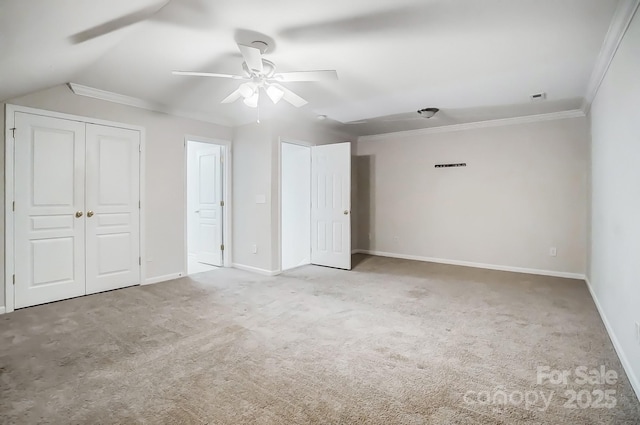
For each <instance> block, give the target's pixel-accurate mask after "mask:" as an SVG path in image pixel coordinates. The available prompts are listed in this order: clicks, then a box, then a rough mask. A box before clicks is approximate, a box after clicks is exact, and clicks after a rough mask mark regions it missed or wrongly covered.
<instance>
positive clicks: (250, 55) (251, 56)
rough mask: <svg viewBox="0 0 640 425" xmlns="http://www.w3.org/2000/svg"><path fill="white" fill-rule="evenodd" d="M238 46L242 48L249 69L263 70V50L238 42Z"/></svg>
mask: <svg viewBox="0 0 640 425" xmlns="http://www.w3.org/2000/svg"><path fill="white" fill-rule="evenodd" d="M238 48H239V49H240V53H242V57H243V58H244V61H245V63H246V64H247V66H248V67H249V69H251V70H252V71H256V72H262V70H263V65H262V52H260V49H256V48H255V47H251V46H245V45H244V44H238Z"/></svg>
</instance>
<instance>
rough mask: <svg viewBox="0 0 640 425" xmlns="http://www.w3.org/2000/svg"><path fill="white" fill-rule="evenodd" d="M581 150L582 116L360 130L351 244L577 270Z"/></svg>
mask: <svg viewBox="0 0 640 425" xmlns="http://www.w3.org/2000/svg"><path fill="white" fill-rule="evenodd" d="M587 150H588V142H587V122H586V118H580V117H579V118H570V119H561V120H553V121H544V122H535V123H526V124H515V125H508V126H502V127H491V128H478V129H473V130H462V131H453V132H447V133H430V134H427V133H423V134H421V135H404V136H401V135H398V134H395V135H394V134H390V135H384V136H376V137H374V138H370V137H364V138H361V139H360V140H359V141H358V144H357V155H358V156H357V169H358V172H357V174H358V201H357V204H358V209H359V212H358V222H359V225H358V226H359V230H358V243H359V245H358V248H360V249H363V250H369V251H379V252H386V253H392V254H400V255H405V256H417V257H426V258H436V259H443V260H453V261H464V262H472V263H480V264H485V265H493V266H503V267H513V268H524V269H535V270H542V271H551V272H558V273H560V274H562V273H571V274H578V275H583V274H584V273H585V257H586V209H587V208H586V202H587ZM449 162H454V163H458V162H466V163H467V167H465V168H442V169H436V168H434V165H435V164H437V163H449ZM550 247H556V248H557V257H551V256H549V248H550Z"/></svg>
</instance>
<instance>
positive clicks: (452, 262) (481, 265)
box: [356, 249, 585, 280]
mask: <svg viewBox="0 0 640 425" xmlns="http://www.w3.org/2000/svg"><path fill="white" fill-rule="evenodd" d="M356 253H360V254H369V255H376V256H379V257H390V258H401V259H403V260H415V261H426V262H429V263H439V264H450V265H453V266H464V267H474V268H477V269H488V270H499V271H503V272H515V273H526V274H536V275H541V276H552V277H563V278H567V279H579V280H584V278H585V276H584V274H580V273H567V272H558V271H555V270H540V269H528V268H524V267H512V266H501V265H496V264H485V263H474V262H471V261H460V260H448V259H444V258H434V257H421V256H418V255H406V254H394V253H391V252H382V251H370V250H366V249H358V250H356Z"/></svg>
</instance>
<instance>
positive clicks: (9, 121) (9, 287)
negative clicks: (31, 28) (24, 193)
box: [4, 104, 147, 313]
mask: <svg viewBox="0 0 640 425" xmlns="http://www.w3.org/2000/svg"><path fill="white" fill-rule="evenodd" d="M16 112H22V113H26V114H32V115H40V116H45V117H50V118H59V119H64V120H69V121H78V122H82V123H86V124H97V125H104V126H108V127H116V128H124V129H127V130H135V131H139V132H140V159H139V160H140V170H139V172H140V201H141V203H140V257H141V259H142V260H141V263H142V264H140V276H139V279H140V280H139V282H138V284H139V285H140V284H142V283H143V282H144V281H145V279H146V276H147V269H146V263H147V261H146V258H147V256H146V254H147V250H146V230H145V229H146V196H145V195H146V179H145V176H146V165H145V164H146V149H145V144H146V130H145V128H144V127H141V126H138V125H132V124H125V123H120V122H115V121H108V120H102V119H97V118H91V117H84V116H81V115H72V114H66V113H62V112H55V111H48V110H44V109H37V108H30V107H26V106H19V105H12V104H6V106H5V136H4V141H5V151H4V155H5V156H4V167H5V168H4V170H5V171H4V174H5V182H4V230H5V239H4V249H5V252H4V296H5V300H4V302H5V313H11V312H12V311H14V307H15V298H14V288H13V276H14V273H15V264H14V256H15V252H14V242H15V235H14V230H15V229H14V220H13V201H14V188H15V173H14V170H15V157H14V155H15V141H14V139H13V132H12V129H13V128H14V127H15V113H16ZM143 199H145V202H142V200H143Z"/></svg>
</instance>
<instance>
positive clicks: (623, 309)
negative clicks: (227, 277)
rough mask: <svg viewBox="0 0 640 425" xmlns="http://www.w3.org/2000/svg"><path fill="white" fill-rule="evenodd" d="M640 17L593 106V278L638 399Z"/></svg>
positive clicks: (625, 38) (636, 19) (603, 313)
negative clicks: (636, 325) (636, 324)
mask: <svg viewBox="0 0 640 425" xmlns="http://www.w3.org/2000/svg"><path fill="white" fill-rule="evenodd" d="M639 15H640V13H638V12H636V16H635V18H634V19H633V21H632V22H631V25H630V27H629V29H628V30H627V33H626V35H625V37H624V39H623V40H622V43H621V45H620V47H619V48H618V51H617V53H616V56H615V58H614V60H613V62H612V64H611V66H610V68H609V70H608V72H607V74H606V76H605V78H604V81H603V82H602V85H601V86H600V89H599V91H598V93H597V96H596V98H595V100H594V102H593V105H592V108H591V113H590V120H591V138H592V140H591V145H592V147H591V185H592V189H591V191H592V195H591V246H590V253H591V255H590V264H589V270H588V276H589V280H590V285H591V289H592V292H593V295H594V298H595V299H596V301H597V303H598V304H599V307H600V311H601V314H602V316H603V319H604V321H605V323H606V324H607V327H608V330H609V334H610V335H611V339H612V340H613V342H614V345H615V346H616V349H617V350H618V354H619V356H620V358H621V360H622V362H623V364H624V365H625V369H626V371H627V374H628V375H629V378H630V380H631V382H632V385H633V386H634V388H635V391H636V394H637V395H638V396H639V397H640V342H638V340H637V337H636V335H635V332H636V331H635V323H640V283H639V279H640V77H639V76H640V16H639Z"/></svg>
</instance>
